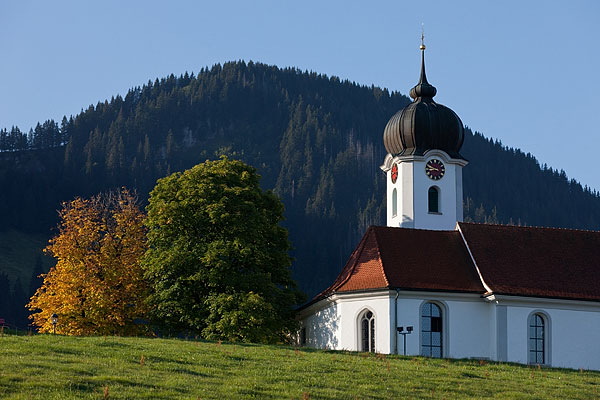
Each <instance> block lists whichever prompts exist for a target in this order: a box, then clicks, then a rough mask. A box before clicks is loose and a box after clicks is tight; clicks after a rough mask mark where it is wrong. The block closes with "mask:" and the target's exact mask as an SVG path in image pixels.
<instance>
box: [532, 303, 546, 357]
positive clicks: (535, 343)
mask: <svg viewBox="0 0 600 400" xmlns="http://www.w3.org/2000/svg"><path fill="white" fill-rule="evenodd" d="M545 331H546V322H545V321H544V317H543V316H542V315H541V314H532V315H531V316H530V317H529V364H545V363H546V351H545V350H546V348H545V345H546V332H545Z"/></svg>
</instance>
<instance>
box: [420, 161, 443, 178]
mask: <svg viewBox="0 0 600 400" xmlns="http://www.w3.org/2000/svg"><path fill="white" fill-rule="evenodd" d="M425 173H426V174H427V176H428V177H429V178H430V179H433V180H434V181H437V180H438V179H442V177H443V176H444V174H445V173H446V167H445V166H444V163H443V162H441V161H440V160H437V159H435V158H433V159H431V160H429V161H427V164H425Z"/></svg>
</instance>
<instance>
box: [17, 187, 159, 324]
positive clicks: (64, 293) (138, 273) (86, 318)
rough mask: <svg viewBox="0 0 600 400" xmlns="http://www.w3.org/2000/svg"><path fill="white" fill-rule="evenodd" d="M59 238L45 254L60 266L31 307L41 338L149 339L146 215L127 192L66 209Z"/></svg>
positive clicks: (76, 202)
mask: <svg viewBox="0 0 600 400" xmlns="http://www.w3.org/2000/svg"><path fill="white" fill-rule="evenodd" d="M59 215H60V219H61V221H60V224H59V233H58V235H57V236H55V237H54V238H52V239H51V240H50V243H49V245H48V246H47V247H46V249H45V252H47V253H49V254H51V255H52V256H53V257H54V258H56V265H55V266H54V267H53V268H52V269H50V272H48V273H47V274H45V275H43V278H44V283H43V284H42V286H41V287H40V288H39V289H38V290H37V292H36V293H35V294H34V295H33V297H32V298H31V301H30V302H29V304H28V305H27V307H28V308H29V309H30V310H31V311H32V312H33V314H32V315H31V316H30V318H31V319H33V323H34V325H36V326H37V327H38V329H39V331H40V332H52V323H51V321H50V316H51V315H52V314H53V313H56V314H57V315H58V324H57V325H56V332H57V333H60V334H65V335H94V334H96V335H108V334H124V335H134V334H140V333H144V331H145V328H144V325H143V324H140V323H139V322H140V319H142V318H144V317H145V314H146V311H147V308H146V305H145V299H146V297H147V295H148V288H149V285H148V283H147V282H146V281H145V280H144V278H143V273H142V270H141V267H140V258H141V256H142V255H143V254H144V252H145V250H146V232H145V228H144V225H143V219H144V215H143V214H142V212H141V211H140V210H139V208H138V206H137V204H136V198H135V196H134V195H133V194H132V193H130V192H129V191H128V190H127V189H125V188H123V189H121V190H120V191H118V192H111V193H108V194H104V195H97V196H95V197H92V198H91V199H81V198H76V199H75V200H73V201H71V202H68V203H63V208H62V210H61V211H60V212H59Z"/></svg>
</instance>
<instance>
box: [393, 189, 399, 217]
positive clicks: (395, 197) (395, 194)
mask: <svg viewBox="0 0 600 400" xmlns="http://www.w3.org/2000/svg"><path fill="white" fill-rule="evenodd" d="M396 215H398V192H397V191H396V188H394V191H393V192H392V217H395V216H396Z"/></svg>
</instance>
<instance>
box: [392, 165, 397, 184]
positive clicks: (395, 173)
mask: <svg viewBox="0 0 600 400" xmlns="http://www.w3.org/2000/svg"><path fill="white" fill-rule="evenodd" d="M390 176H391V177H392V183H396V180H397V179H398V164H394V165H392V173H391V175H390Z"/></svg>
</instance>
